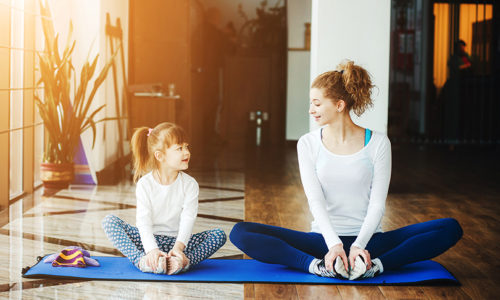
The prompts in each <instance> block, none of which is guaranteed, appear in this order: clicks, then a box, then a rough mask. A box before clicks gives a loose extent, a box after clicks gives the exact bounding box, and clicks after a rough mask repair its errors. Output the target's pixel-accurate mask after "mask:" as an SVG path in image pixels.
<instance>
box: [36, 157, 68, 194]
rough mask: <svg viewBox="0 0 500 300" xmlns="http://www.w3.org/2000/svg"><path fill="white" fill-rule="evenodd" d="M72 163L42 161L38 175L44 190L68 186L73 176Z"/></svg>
mask: <svg viewBox="0 0 500 300" xmlns="http://www.w3.org/2000/svg"><path fill="white" fill-rule="evenodd" d="M74 173H75V172H74V164H72V163H64V164H56V163H42V164H41V165H40V177H41V179H42V182H43V187H44V188H45V189H46V190H62V189H65V188H67V187H68V186H69V183H70V182H71V181H73V177H74Z"/></svg>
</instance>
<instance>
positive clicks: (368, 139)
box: [365, 128, 372, 146]
mask: <svg viewBox="0 0 500 300" xmlns="http://www.w3.org/2000/svg"><path fill="white" fill-rule="evenodd" d="M371 137H372V131H371V130H370V129H368V128H365V146H366V145H368V142H369V141H370V139H371Z"/></svg>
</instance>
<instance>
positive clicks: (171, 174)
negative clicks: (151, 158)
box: [153, 167, 179, 185]
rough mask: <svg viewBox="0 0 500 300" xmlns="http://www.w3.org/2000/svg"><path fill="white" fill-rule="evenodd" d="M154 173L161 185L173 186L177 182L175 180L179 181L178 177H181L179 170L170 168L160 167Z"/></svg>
mask: <svg viewBox="0 0 500 300" xmlns="http://www.w3.org/2000/svg"><path fill="white" fill-rule="evenodd" d="M153 173H156V174H155V177H157V178H156V179H157V180H158V182H159V183H160V184H163V185H169V184H172V183H173V182H174V181H175V179H177V175H179V170H175V169H172V168H168V167H163V168H162V167H160V168H158V169H156V170H155V172H153Z"/></svg>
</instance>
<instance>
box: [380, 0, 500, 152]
mask: <svg viewBox="0 0 500 300" xmlns="http://www.w3.org/2000/svg"><path fill="white" fill-rule="evenodd" d="M497 11H498V5H495V3H494V2H493V1H481V2H480V3H479V1H452V2H450V1H416V0H413V1H412V0H410V1H393V2H392V16H391V19H392V20H391V21H392V22H391V31H392V36H391V73H390V96H389V134H390V135H391V136H392V137H394V138H395V139H399V140H403V141H416V142H425V143H435V144H447V145H462V144H463V145H467V144H473V145H476V144H499V139H500V126H499V124H500V123H499V122H498V118H496V115H498V113H499V112H500V110H499V108H500V106H499V105H498V101H494V99H497V98H498V96H499V94H500V93H499V87H498V85H495V84H494V82H498V71H499V69H500V68H499V66H498V58H499V57H500V56H499V53H500V49H499V47H495V46H494V45H496V44H495V43H496V42H495V41H496V39H497V37H496V35H495V32H498V29H499V24H498V21H496V20H495V18H494V15H495V14H498V13H497Z"/></svg>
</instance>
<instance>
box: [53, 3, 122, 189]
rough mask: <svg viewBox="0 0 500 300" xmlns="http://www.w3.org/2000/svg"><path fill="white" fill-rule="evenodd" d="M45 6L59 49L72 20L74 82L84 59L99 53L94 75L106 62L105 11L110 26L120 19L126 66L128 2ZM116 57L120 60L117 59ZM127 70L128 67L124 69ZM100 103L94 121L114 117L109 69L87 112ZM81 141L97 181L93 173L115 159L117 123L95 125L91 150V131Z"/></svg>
mask: <svg viewBox="0 0 500 300" xmlns="http://www.w3.org/2000/svg"><path fill="white" fill-rule="evenodd" d="M48 3H49V6H50V8H51V12H52V17H53V21H54V27H55V32H56V34H59V36H60V37H59V40H60V41H64V43H60V45H61V48H62V46H64V44H65V42H66V37H67V33H68V28H69V21H70V20H71V21H72V23H73V28H74V30H73V39H74V40H76V46H75V50H74V52H73V65H74V66H75V70H76V75H77V77H76V78H77V82H78V80H79V78H80V71H81V67H82V64H83V62H84V61H85V60H86V59H87V56H89V57H90V58H91V59H93V58H94V57H95V55H96V54H99V60H98V64H97V68H96V73H95V76H97V75H98V74H99V72H100V70H101V69H102V68H103V66H104V65H105V63H106V61H107V60H108V59H109V58H110V54H109V52H110V50H109V45H108V43H107V40H106V34H105V25H106V13H107V12H109V13H110V14H111V23H112V25H116V18H117V17H119V18H120V21H121V25H122V29H123V37H124V47H125V53H124V54H125V64H127V63H128V58H127V55H128V23H129V19H128V1H123V0H49V1H48ZM89 53H90V55H89ZM118 58H120V57H119V56H118ZM117 62H118V63H121V61H120V60H117ZM126 70H127V66H125V71H126ZM121 72H122V70H121V68H118V74H117V77H118V81H119V82H121V81H122V77H121ZM125 74H127V73H125ZM92 82H93V81H91V84H90V85H89V88H88V90H87V95H88V94H89V93H90V90H91V89H92V86H93V84H92ZM119 90H120V92H122V90H123V85H122V84H119ZM103 104H106V107H105V109H103V110H102V111H101V112H100V113H99V114H98V115H97V116H96V118H95V120H99V119H101V118H104V117H115V96H114V87H113V80H112V73H111V69H110V71H109V73H108V77H107V79H106V82H105V83H103V84H102V85H101V87H100V89H99V91H98V92H97V94H96V96H95V98H94V101H93V104H92V107H91V109H90V110H91V111H92V110H93V109H96V108H98V107H99V106H101V105H103ZM82 142H83V146H84V149H85V153H86V155H87V160H88V162H89V166H90V169H91V171H92V175H93V176H94V180H96V178H95V172H96V171H100V170H102V169H104V168H105V167H106V166H108V165H109V164H111V163H113V162H114V161H115V160H116V159H117V154H118V146H119V141H118V131H117V126H116V123H115V122H109V121H108V122H105V123H100V124H98V126H97V136H96V143H95V147H94V148H93V149H92V130H87V131H86V132H85V133H83V134H82ZM126 144H127V143H126ZM126 153H128V151H127V152H126ZM126 153H125V154H126Z"/></svg>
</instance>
